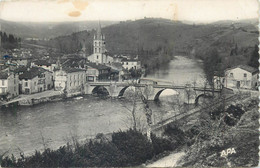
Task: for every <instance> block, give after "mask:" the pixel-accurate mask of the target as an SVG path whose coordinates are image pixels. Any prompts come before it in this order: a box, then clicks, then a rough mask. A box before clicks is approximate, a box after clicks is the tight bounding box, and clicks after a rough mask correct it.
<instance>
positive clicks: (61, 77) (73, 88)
mask: <svg viewBox="0 0 260 168" xmlns="http://www.w3.org/2000/svg"><path fill="white" fill-rule="evenodd" d="M85 71H86V70H84V69H79V68H71V67H60V68H59V69H57V70H55V71H54V88H55V90H59V91H64V92H66V93H68V94H74V93H81V92H83V91H84V84H85V82H86V72H85Z"/></svg>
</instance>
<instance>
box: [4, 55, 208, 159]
mask: <svg viewBox="0 0 260 168" xmlns="http://www.w3.org/2000/svg"><path fill="white" fill-rule="evenodd" d="M203 76H204V73H203V70H202V68H201V65H200V63H198V62H197V61H195V60H192V59H189V58H187V57H182V56H176V57H175V59H173V60H172V61H171V62H170V63H169V66H166V67H162V68H161V69H159V70H157V71H155V72H153V74H149V75H148V76H147V77H149V78H158V79H164V80H170V81H174V83H176V84H185V83H188V82H190V81H196V82H197V83H201V81H203V79H204V78H203ZM171 94H173V92H172V91H171V90H165V91H163V93H162V94H161V97H160V100H161V101H162V102H165V104H161V105H157V104H155V103H153V102H152V103H151V108H152V110H153V113H154V116H155V117H154V121H155V122H158V121H160V120H161V119H163V118H165V117H167V116H169V115H171V114H169V108H170V106H167V105H166V104H167V103H168V100H169V99H168V97H169V95H171ZM124 106H126V107H127V108H132V104H131V102H129V101H127V100H125V99H122V100H121V99H101V98H98V97H93V96H91V95H89V96H84V98H82V99H80V100H76V99H73V98H71V99H67V100H62V101H57V102H49V103H44V104H39V105H35V106H32V107H16V108H9V109H1V111H0V127H1V128H0V154H2V153H4V152H6V151H8V153H9V154H12V153H13V154H14V155H16V156H19V154H20V152H24V154H25V155H30V154H32V153H33V152H34V151H35V150H36V149H37V150H43V149H44V146H45V147H50V148H52V149H56V148H58V147H59V146H61V145H64V144H66V143H67V142H68V141H71V140H72V137H74V138H77V139H79V140H83V139H85V138H91V137H94V136H95V135H96V134H97V133H104V134H106V133H111V132H113V131H118V130H120V129H121V130H125V129H128V128H129V127H131V113H130V112H129V110H128V109H127V108H125V107H124ZM137 109H138V110H137V111H142V104H141V103H138V107H137ZM144 120H145V119H144V116H143V115H140V124H139V127H140V128H141V127H145V126H144V124H143V123H145V122H143V121H144Z"/></svg>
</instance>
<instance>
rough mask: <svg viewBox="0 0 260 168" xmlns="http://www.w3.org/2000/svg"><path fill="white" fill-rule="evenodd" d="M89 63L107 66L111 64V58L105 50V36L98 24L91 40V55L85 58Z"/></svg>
mask: <svg viewBox="0 0 260 168" xmlns="http://www.w3.org/2000/svg"><path fill="white" fill-rule="evenodd" d="M87 59H88V60H89V61H90V62H94V63H99V64H109V63H112V62H113V57H112V56H109V55H108V52H107V50H106V42H105V35H104V34H102V32H101V26H100V23H99V25H98V28H97V31H96V34H95V35H94V39H93V54H91V55H90V56H88V57H87Z"/></svg>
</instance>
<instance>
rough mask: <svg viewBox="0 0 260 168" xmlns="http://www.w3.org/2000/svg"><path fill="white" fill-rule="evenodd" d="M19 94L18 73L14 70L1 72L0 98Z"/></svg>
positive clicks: (8, 97)
mask: <svg viewBox="0 0 260 168" xmlns="http://www.w3.org/2000/svg"><path fill="white" fill-rule="evenodd" d="M18 95H19V79H18V75H16V74H15V73H13V72H8V71H1V72H0V98H1V99H10V98H14V97H16V96H18Z"/></svg>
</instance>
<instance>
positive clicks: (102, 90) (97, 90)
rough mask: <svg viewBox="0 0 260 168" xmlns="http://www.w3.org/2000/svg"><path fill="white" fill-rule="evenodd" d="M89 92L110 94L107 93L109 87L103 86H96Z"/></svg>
mask: <svg viewBox="0 0 260 168" xmlns="http://www.w3.org/2000/svg"><path fill="white" fill-rule="evenodd" d="M91 94H98V95H99V94H101V95H108V96H109V95H111V94H110V93H109V88H107V87H105V86H96V87H94V88H93V89H92V91H91Z"/></svg>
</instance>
